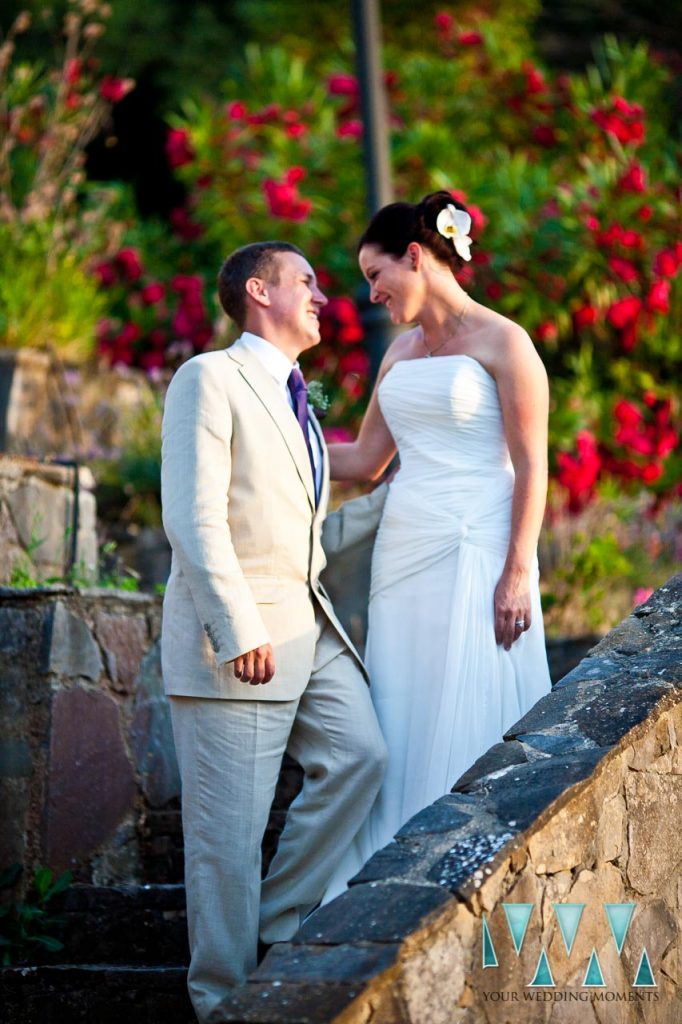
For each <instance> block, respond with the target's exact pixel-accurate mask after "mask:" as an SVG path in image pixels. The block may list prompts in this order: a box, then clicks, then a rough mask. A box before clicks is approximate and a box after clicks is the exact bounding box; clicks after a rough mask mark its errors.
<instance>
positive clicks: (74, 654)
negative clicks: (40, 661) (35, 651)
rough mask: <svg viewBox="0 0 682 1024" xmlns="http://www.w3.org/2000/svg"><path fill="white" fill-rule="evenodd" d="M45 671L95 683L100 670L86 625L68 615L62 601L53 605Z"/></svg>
mask: <svg viewBox="0 0 682 1024" xmlns="http://www.w3.org/2000/svg"><path fill="white" fill-rule="evenodd" d="M45 670H46V671H47V672H54V673H55V675H61V676H67V677H68V678H71V679H78V678H79V677H83V678H85V679H90V680H91V681H92V682H97V680H98V679H99V677H100V676H101V674H102V671H103V670H104V665H103V664H102V655H101V654H100V651H99V648H98V646H97V644H96V643H95V641H94V639H93V637H92V634H91V632H90V630H89V628H88V626H87V623H86V622H85V621H84V620H83V619H82V618H81V617H80V616H79V615H76V614H74V613H73V612H70V611H69V610H68V608H67V607H66V606H65V605H64V603H63V602H62V601H58V602H57V603H56V604H55V605H54V611H53V617H52V631H51V635H50V640H49V648H48V652H47V661H46V665H45Z"/></svg>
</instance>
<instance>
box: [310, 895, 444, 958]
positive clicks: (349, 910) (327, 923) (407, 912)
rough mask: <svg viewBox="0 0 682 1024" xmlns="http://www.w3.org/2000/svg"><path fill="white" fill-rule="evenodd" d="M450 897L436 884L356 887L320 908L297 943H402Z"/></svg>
mask: <svg viewBox="0 0 682 1024" xmlns="http://www.w3.org/2000/svg"><path fill="white" fill-rule="evenodd" d="M451 898H452V897H451V896H449V895H448V893H446V892H443V890H442V889H440V888H438V886H435V885H407V884H402V883H400V882H386V883H385V884H380V883H377V882H370V883H369V885H354V886H353V888H352V889H349V890H348V891H347V892H344V893H342V895H341V896H338V897H337V898H336V899H335V900H332V901H331V903H327V904H325V906H323V907H320V909H319V910H317V911H316V912H315V913H314V914H313V915H312V916H311V917H310V918H309V919H308V920H307V921H306V922H305V924H304V925H303V926H302V928H301V929H300V930H299V931H298V932H297V933H296V935H295V936H294V939H293V942H294V943H295V944H298V945H300V944H304V943H309V944H313V945H321V944H324V945H337V944H340V943H344V942H400V941H402V939H404V938H405V936H406V935H409V934H410V932H414V931H417V929H419V928H421V927H423V925H424V924H425V923H426V922H427V920H428V919H429V918H430V916H431V915H432V914H433V913H434V912H437V911H438V910H440V909H442V908H443V907H444V906H445V905H446V904H447V903H448V902H449V901H450V900H451Z"/></svg>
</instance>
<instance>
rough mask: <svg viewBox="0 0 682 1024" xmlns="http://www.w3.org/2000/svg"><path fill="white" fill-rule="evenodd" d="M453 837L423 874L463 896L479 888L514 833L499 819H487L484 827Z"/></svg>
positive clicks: (490, 872) (489, 874)
mask: <svg viewBox="0 0 682 1024" xmlns="http://www.w3.org/2000/svg"><path fill="white" fill-rule="evenodd" d="M467 831H468V834H465V835H463V836H462V837H461V838H458V839H456V840H455V841H454V843H453V844H452V846H451V847H450V849H449V850H448V851H447V853H446V854H445V855H444V856H443V857H442V858H441V859H440V860H439V861H438V862H437V863H436V864H435V865H434V866H433V867H432V868H431V870H430V871H429V873H428V875H427V878H428V879H429V881H431V882H436V883H437V884H438V885H442V886H444V887H445V888H447V889H449V890H450V891H451V892H456V893H459V894H461V895H463V896H464V898H467V897H468V896H470V895H471V891H472V890H473V891H475V890H477V889H480V888H481V887H482V885H483V884H484V882H485V880H486V879H487V878H489V877H490V876H491V875H492V873H493V868H492V867H491V862H492V861H494V860H495V857H496V856H497V854H498V853H499V851H500V850H501V849H503V847H505V846H506V845H507V843H509V842H510V841H511V840H512V839H513V838H514V833H513V832H511V831H510V830H509V829H508V828H505V827H504V825H503V824H502V822H500V821H497V822H496V821H494V819H490V820H489V823H488V826H487V827H486V829H485V830H482V831H478V830H476V831H474V830H473V829H471V830H467Z"/></svg>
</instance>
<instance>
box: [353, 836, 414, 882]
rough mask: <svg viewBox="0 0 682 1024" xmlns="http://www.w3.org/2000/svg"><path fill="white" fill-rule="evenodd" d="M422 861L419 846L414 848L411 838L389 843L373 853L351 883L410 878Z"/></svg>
mask: <svg viewBox="0 0 682 1024" xmlns="http://www.w3.org/2000/svg"><path fill="white" fill-rule="evenodd" d="M421 862H422V857H421V856H420V850H419V846H417V847H416V848H412V847H411V846H410V843H409V840H404V841H403V842H400V843H397V842H393V843H389V844H388V846H384V847H382V849H380V850H377V852H376V853H375V854H373V855H372V856H371V857H370V859H369V860H368V861H367V863H366V864H365V865H364V867H363V868H362V870H361V871H359V872H358V874H357V875H354V876H353V878H352V879H351V880H350V882H349V885H359V884H362V883H364V882H381V881H385V880H387V879H389V878H402V879H405V878H409V877H410V876H411V875H413V874H414V873H415V871H416V869H417V868H418V867H419V865H420V864H421Z"/></svg>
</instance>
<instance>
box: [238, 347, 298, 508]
mask: <svg viewBox="0 0 682 1024" xmlns="http://www.w3.org/2000/svg"><path fill="white" fill-rule="evenodd" d="M225 354H226V355H227V356H228V358H230V359H232V360H233V361H234V362H235V363H237V365H238V366H239V372H240V373H241V375H242V377H243V378H244V380H245V381H246V383H247V384H248V385H249V387H250V388H251V390H252V391H253V393H254V394H255V396H256V398H257V399H258V400H259V402H261V404H262V405H263V407H264V409H265V410H266V412H267V413H268V415H269V416H270V418H271V419H272V421H273V422H274V424H275V426H276V427H277V429H278V430H279V432H280V434H281V435H282V440H283V441H284V443H285V445H286V447H287V449H288V451H289V454H290V455H291V458H292V459H293V461H294V465H295V467H296V472H297V473H298V476H299V478H300V480H301V483H302V484H303V486H304V487H305V490H306V494H307V495H308V501H309V502H310V506H311V508H312V510H313V512H314V511H315V484H314V481H313V474H312V469H311V467H310V459H309V458H308V449H307V448H306V444H305V441H304V439H303V433H302V431H301V428H300V427H299V425H298V421H297V419H296V417H295V416H294V414H293V411H292V409H291V407H290V406H289V404H288V402H287V400H286V398H285V397H284V395H282V393H281V392H280V390H279V388H278V387H277V384H276V383H275V381H274V380H273V379H272V377H271V376H270V374H269V373H268V372H267V370H266V369H265V367H264V366H263V365H262V364H261V363H260V361H259V360H258V359H257V358H256V356H254V355H253V354H252V353H251V352H249V350H248V349H246V348H242V347H241V346H240V345H239V344H238V343H236V344H234V345H232V346H231V347H230V348H229V349H226V350H225Z"/></svg>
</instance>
